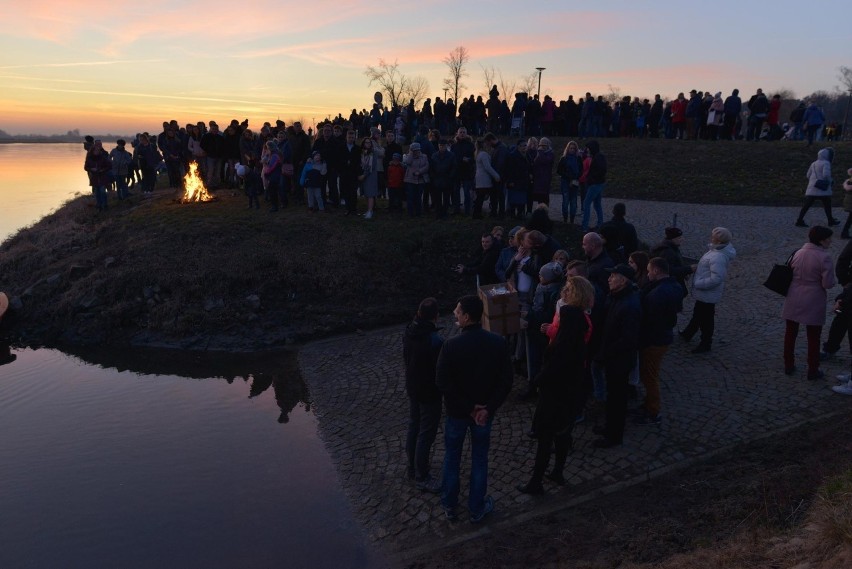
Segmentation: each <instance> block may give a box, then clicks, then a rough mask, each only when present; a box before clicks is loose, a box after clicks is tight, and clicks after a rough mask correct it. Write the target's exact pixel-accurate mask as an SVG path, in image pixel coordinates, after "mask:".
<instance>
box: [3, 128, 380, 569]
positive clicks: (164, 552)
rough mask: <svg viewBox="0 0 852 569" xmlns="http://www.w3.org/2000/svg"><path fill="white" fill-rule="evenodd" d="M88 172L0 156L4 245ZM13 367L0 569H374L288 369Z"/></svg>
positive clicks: (63, 152)
mask: <svg viewBox="0 0 852 569" xmlns="http://www.w3.org/2000/svg"><path fill="white" fill-rule="evenodd" d="M105 147H106V148H107V149H110V148H112V145H111V144H105ZM82 163H83V151H82V146H81V145H78V144H15V145H6V144H0V199H2V203H3V207H2V208H0V239H6V238H7V237H9V236H10V235H11V234H13V233H14V232H15V231H17V230H18V229H20V228H22V227H25V226H27V225H30V224H32V223H33V222H35V221H36V220H38V219H39V218H40V217H42V216H43V215H45V214H47V213H48V212H50V211H52V210H54V209H55V208H57V207H59V206H60V205H62V203H64V201H66V200H67V199H68V198H70V197H73V196H74V195H75V193H76V192H86V191H87V187H86V183H87V180H86V175H85V172H84V171H83V169H82ZM0 254H2V253H0ZM12 354H14V355H15V356H16V359H15V361H13V362H11V363H8V364H6V365H0V567H123V568H126V567H180V568H184V567H205V568H207V567H252V568H255V567H258V568H260V567H293V568H296V567H305V568H314V567H317V568H321V567H336V568H346V567H353V568H354V567H373V566H376V565H378V564H380V563H379V561H378V557H377V556H376V555H375V553H374V552H373V551H372V550H371V549H370V548H369V547H368V546H366V545H365V543H364V538H363V535H362V534H361V532H360V529H359V528H358V526H357V525H356V523H355V521H354V518H353V515H352V511H351V508H350V506H349V504H348V502H347V500H346V498H345V496H344V495H343V492H342V490H341V487H340V483H339V481H338V479H337V475H336V472H335V469H334V465H333V464H332V461H331V459H330V457H329V455H328V453H327V452H326V450H325V448H324V447H323V445H322V442H321V441H320V439H319V436H318V424H317V418H316V416H315V415H314V414H313V412H312V411H311V407H310V394H309V393H308V390H307V388H306V387H305V385H304V384H303V382H302V380H301V378H300V377H299V374H298V371H297V369H296V364H295V355H294V354H293V353H289V352H282V353H276V354H269V355H263V356H233V355H215V354H196V353H182V352H173V351H163V350H159V351H154V350H133V351H128V352H117V351H114V350H106V349H101V350H96V351H90V350H89V351H80V352H79V353H75V354H73V355H72V354H67V353H63V352H61V351H58V350H53V349H29V348H27V349H13V350H12ZM0 361H2V353H0Z"/></svg>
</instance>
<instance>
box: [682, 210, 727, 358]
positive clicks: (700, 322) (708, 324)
mask: <svg viewBox="0 0 852 569" xmlns="http://www.w3.org/2000/svg"><path fill="white" fill-rule="evenodd" d="M709 247H710V250H709V251H707V252H706V253H704V255H702V256H701V259H700V260H699V261H698V264H697V265H695V267H694V269H695V274H694V276H693V277H692V297H693V298H694V299H695V307H694V308H693V309H692V318H691V319H690V321H689V324H687V325H686V328H684V329H683V331H682V332H681V333H680V335H681V336H682V337H683V339H684V340H686V341H687V342H688V341H689V340H691V339H692V337H693V336H695V334H696V333H697V332H698V331H699V330H701V342H700V343H699V344H698V347H696V348H695V349H694V350H692V353H693V354H701V353H704V352H709V351H710V346H711V345H712V343H713V330H714V329H715V325H716V320H715V319H716V304H718V303H719V301H720V300H722V293H723V292H724V291H725V279H726V278H727V276H728V264H729V263H730V262H731V261H733V260H734V258H735V257H736V256H737V252H736V250H735V249H734V247H733V246H732V245H731V232H730V231H728V230H727V229H726V228H724V227H716V228H715V229H713V231H712V232H711V233H710V245H709Z"/></svg>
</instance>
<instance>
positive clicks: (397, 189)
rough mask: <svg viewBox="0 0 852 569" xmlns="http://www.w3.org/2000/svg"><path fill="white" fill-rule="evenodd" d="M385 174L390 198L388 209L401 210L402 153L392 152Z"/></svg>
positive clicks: (403, 174) (403, 170) (402, 186)
mask: <svg viewBox="0 0 852 569" xmlns="http://www.w3.org/2000/svg"><path fill="white" fill-rule="evenodd" d="M386 174H387V187H388V197H389V198H390V203H389V204H388V209H389V210H390V211H402V196H403V195H404V192H405V189H404V185H403V180H404V179H405V167H404V166H403V165H402V155H401V154H399V153H398V152H394V154H393V156H392V157H391V161H390V162H389V163H388V169H387V173H386Z"/></svg>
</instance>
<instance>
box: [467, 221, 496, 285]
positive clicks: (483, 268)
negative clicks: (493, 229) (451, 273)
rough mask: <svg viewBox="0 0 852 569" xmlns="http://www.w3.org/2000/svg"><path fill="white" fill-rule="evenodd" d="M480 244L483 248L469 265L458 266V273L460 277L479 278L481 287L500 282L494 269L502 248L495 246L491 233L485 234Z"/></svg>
mask: <svg viewBox="0 0 852 569" xmlns="http://www.w3.org/2000/svg"><path fill="white" fill-rule="evenodd" d="M480 243H481V244H482V248H481V249H479V250H478V251H477V253H476V255H475V256H474V258H473V260H472V261H471V262H470V263H468V264H467V265H463V264H458V265H456V272H457V273H458V274H460V275H476V276H478V277H479V286H482V285H487V284H494V283H496V282H499V281H498V280H497V273H496V272H495V271H494V267H495V266H496V265H497V258H498V257H499V256H500V248H499V247H498V246H496V245H494V236H493V235H491V234H490V233H483V234H482V238H481V240H480Z"/></svg>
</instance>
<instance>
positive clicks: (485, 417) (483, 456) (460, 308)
mask: <svg viewBox="0 0 852 569" xmlns="http://www.w3.org/2000/svg"><path fill="white" fill-rule="evenodd" d="M482 312H483V305H482V300H480V299H479V297H476V296H473V295H469V296H463V297H461V298H460V299H459V301H458V304H457V305H456V308H455V310H454V311H453V314H454V315H455V317H456V322H457V324H458V326H459V328H461V333H460V334H458V335H457V336H454V337H453V338H450V339H449V340H447V341H446V342H445V343H444V346H443V347H442V348H441V353H440V355H439V356H438V364H437V371H436V375H435V383H436V384H437V386H438V389H440V390H441V393H443V395H444V403H445V406H446V411H447V421H446V424H445V426H444V446H445V449H446V450H445V455H444V468H443V479H444V481H443V484H444V485H443V492H442V495H441V504H442V506H443V507H444V512H445V513H446V516H447V519H449V520H450V521H455V520H456V519H458V516H457V513H456V507H457V505H458V499H459V470H460V468H461V454H462V446H463V444H464V440H465V438H466V436H467V432H468V431H470V452H471V465H470V489H469V494H468V509H469V510H470V522H471V523H478V522H481V521H482V520H483V518H485V516H487V515H488V514H489V513H491V512H492V511H493V510H494V500H493V498H492V497H491V496H486V493H487V490H488V448H489V445H490V442H491V425H492V423H493V421H494V413H495V412H496V411H497V409H498V408H499V407H500V406H501V405H502V404H503V402H504V401H505V400H506V397H507V396H508V395H509V391H510V390H511V389H512V379H513V374H512V361H511V359H510V357H509V349H508V347H507V345H506V340H505V339H503V338H502V337H501V336H498V335H497V334H492V333H491V332H487V331H485V330H483V329H482V324H481V320H482Z"/></svg>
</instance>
